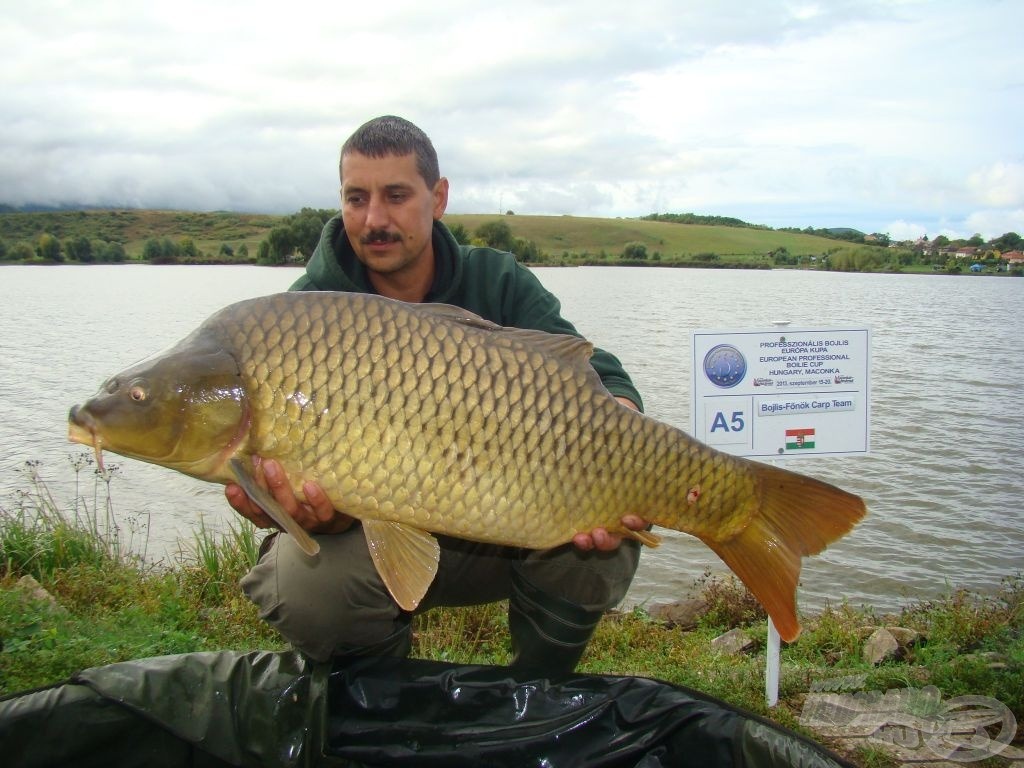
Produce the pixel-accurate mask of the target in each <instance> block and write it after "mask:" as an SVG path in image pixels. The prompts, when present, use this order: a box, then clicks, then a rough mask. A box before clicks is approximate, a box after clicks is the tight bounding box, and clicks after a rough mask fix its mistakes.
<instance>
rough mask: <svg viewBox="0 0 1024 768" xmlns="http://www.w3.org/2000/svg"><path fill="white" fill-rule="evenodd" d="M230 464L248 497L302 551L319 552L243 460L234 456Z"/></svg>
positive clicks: (310, 553) (313, 554)
mask: <svg viewBox="0 0 1024 768" xmlns="http://www.w3.org/2000/svg"><path fill="white" fill-rule="evenodd" d="M230 464H231V472H232V474H233V475H234V476H235V480H236V481H237V482H238V484H239V485H240V486H242V489H243V490H244V491H245V492H246V493H247V494H249V498H250V499H252V500H253V501H255V502H256V503H257V504H259V505H260V508H261V509H262V510H263V511H264V512H266V513H267V514H268V515H270V516H271V517H272V518H273V520H274V522H275V523H277V524H278V525H280V526H281V528H282V530H284V532H285V533H287V534H289V535H291V536H292V537H293V538H294V539H295V543H296V544H298V545H299V548H300V549H301V550H302V551H303V552H305V553H306V554H307V555H309V556H310V557H314V556H315V555H316V554H317V553H319V552H320V545H319V544H317V543H316V542H315V541H313V539H311V538H310V536H309V534H308V533H306V531H305V529H304V528H302V526H300V525H299V524H298V523H297V522H295V518H294V517H292V516H291V515H289V514H288V513H287V512H285V511H284V509H283V508H282V507H281V505H280V504H278V503H277V501H275V500H274V497H273V496H271V495H270V494H269V493H267V492H266V491H265V490H263V489H262V488H261V487H260V486H259V485H258V484H257V483H256V480H255V478H254V477H253V476H252V474H251V473H250V472H249V471H248V470H247V469H246V466H245V462H243V461H242V460H241V459H239V458H238V457H237V456H236V457H235V458H233V459H231V461H230Z"/></svg>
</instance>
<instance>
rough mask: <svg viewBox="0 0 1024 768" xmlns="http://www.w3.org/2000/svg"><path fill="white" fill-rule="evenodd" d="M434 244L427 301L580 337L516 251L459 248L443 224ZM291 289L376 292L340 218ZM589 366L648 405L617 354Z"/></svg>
mask: <svg viewBox="0 0 1024 768" xmlns="http://www.w3.org/2000/svg"><path fill="white" fill-rule="evenodd" d="M433 246H434V258H435V259H436V261H437V268H436V271H435V275H434V284H433V286H432V287H431V289H430V292H429V293H428V294H427V296H426V299H425V301H429V302H436V303H442V304H454V305H455V306H458V307H463V308H464V309H468V310H470V311H471V312H475V313H476V314H478V315H480V316H481V317H483V318H486V319H487V320H490V321H491V322H494V323H498V324H499V325H507V326H514V327H516V328H534V329H537V330H542V331H548V332H549V333H569V334H572V335H574V336H579V335H580V333H579V332H578V331H577V330H576V329H575V328H574V327H573V325H572V323H570V322H569V321H568V320H566V319H565V318H564V317H562V314H561V305H560V304H559V301H558V299H557V298H555V296H554V295H553V294H552V293H550V292H549V291H548V290H547V289H546V288H544V286H543V285H541V283H540V281H539V280H538V279H537V277H536V276H535V275H534V274H533V273H532V272H531V271H530V270H529V269H527V268H526V267H524V266H523V265H521V264H519V263H518V262H517V261H516V260H515V257H514V256H513V255H512V254H511V253H506V252H504V251H498V250H495V249H493V248H479V247H476V246H468V245H459V244H458V242H456V240H455V238H454V237H453V236H452V233H451V232H449V231H448V228H447V227H446V226H444V224H442V223H441V222H439V221H438V222H435V223H434V234H433ZM291 290H293V291H352V292H357V293H375V291H374V289H373V286H372V285H371V284H370V280H369V278H368V276H367V274H366V268H365V267H364V266H363V264H362V262H360V261H359V259H358V258H356V254H355V251H353V250H352V246H351V244H350V243H349V240H348V237H347V236H346V235H345V229H344V225H343V224H342V220H341V216H340V215H338V216H335V217H334V218H333V219H331V220H330V221H328V222H327V224H326V225H325V226H324V230H323V233H322V234H321V235H320V242H319V244H318V245H317V247H316V250H315V251H314V252H313V256H312V257H311V258H310V260H309V263H308V264H307V265H306V272H305V274H304V275H303V276H302V277H300V278H299V279H298V280H296V281H295V283H294V284H293V285H292V287H291ZM590 363H591V365H593V366H594V370H596V371H597V373H598V374H599V375H600V377H601V381H603V382H604V385H605V387H607V388H608V391H609V392H611V393H612V394H613V395H617V396H619V397H625V398H627V399H629V400H632V401H633V402H634V403H636V405H637V407H640V408H642V407H643V402H642V400H641V399H640V394H639V393H638V392H637V390H636V387H634V386H633V382H632V380H631V379H630V378H629V374H627V373H626V371H625V370H623V368H622V364H621V363H620V362H619V361H618V359H617V358H616V357H615V356H614V355H612V354H610V353H608V352H605V351H604V350H601V349H595V350H594V354H593V356H592V357H591V358H590Z"/></svg>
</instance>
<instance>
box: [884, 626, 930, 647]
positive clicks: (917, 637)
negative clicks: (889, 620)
mask: <svg viewBox="0 0 1024 768" xmlns="http://www.w3.org/2000/svg"><path fill="white" fill-rule="evenodd" d="M885 629H886V630H887V631H888V632H889V634H890V635H892V636H893V638H895V640H896V642H897V643H899V646H900V648H904V649H907V648H912V647H913V646H915V645H918V644H919V643H920V642H921V641H922V640H923V639H924V638H923V637H922V636H921V633H920V632H918V631H917V630H916V629H908V628H907V627H886V628H885Z"/></svg>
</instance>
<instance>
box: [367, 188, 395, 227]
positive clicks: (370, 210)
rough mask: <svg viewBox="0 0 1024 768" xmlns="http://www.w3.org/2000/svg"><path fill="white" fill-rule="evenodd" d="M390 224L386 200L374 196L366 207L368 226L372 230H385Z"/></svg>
mask: <svg viewBox="0 0 1024 768" xmlns="http://www.w3.org/2000/svg"><path fill="white" fill-rule="evenodd" d="M389 223H390V217H389V215H388V207H387V204H386V203H385V201H384V198H383V197H381V196H378V195H372V196H371V197H370V201H369V203H368V204H367V206H366V226H367V227H368V228H370V229H385V228H386V227H387V225H388V224H389Z"/></svg>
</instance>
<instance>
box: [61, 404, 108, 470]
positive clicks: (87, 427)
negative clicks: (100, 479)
mask: <svg viewBox="0 0 1024 768" xmlns="http://www.w3.org/2000/svg"><path fill="white" fill-rule="evenodd" d="M68 440H70V441H71V442H72V443H81V444H82V445H89V446H92V450H93V452H94V453H95V454H96V466H97V467H99V470H100V472H102V473H106V468H105V467H104V466H103V441H102V440H101V439H100V436H99V434H98V433H97V432H96V425H95V424H94V423H93V420H92V419H91V418H89V416H88V414H86V413H83V412H82V410H81V409H80V408H79V407H78V406H77V405H74V406H72V407H71V412H70V413H68Z"/></svg>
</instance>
